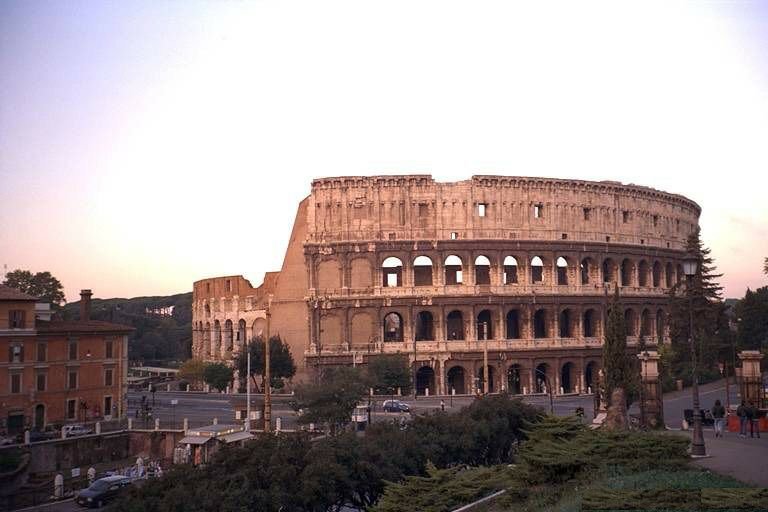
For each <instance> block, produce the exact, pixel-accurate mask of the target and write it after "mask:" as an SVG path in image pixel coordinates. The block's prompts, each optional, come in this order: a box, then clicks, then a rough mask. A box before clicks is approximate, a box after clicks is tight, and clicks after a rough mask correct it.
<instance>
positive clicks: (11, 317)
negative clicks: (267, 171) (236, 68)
mask: <svg viewBox="0 0 768 512" xmlns="http://www.w3.org/2000/svg"><path fill="white" fill-rule="evenodd" d="M8 327H10V328H11V329H23V328H24V310H21V309H14V310H11V311H9V312H8Z"/></svg>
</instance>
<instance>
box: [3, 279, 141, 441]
mask: <svg viewBox="0 0 768 512" xmlns="http://www.w3.org/2000/svg"><path fill="white" fill-rule="evenodd" d="M90 307H91V291H90V290H83V291H82V292H81V302H80V320H77V321H60V320H55V319H50V318H51V317H50V310H49V308H46V307H45V306H41V305H40V303H39V302H38V300H37V299H36V298H35V297H31V296H29V295H27V294H25V293H22V292H20V291H18V290H14V289H13V288H9V287H7V286H2V285H0V354H7V357H2V358H0V431H7V432H8V433H9V434H16V433H19V432H21V431H22V430H25V429H30V428H32V429H43V428H45V427H46V426H47V425H51V424H62V423H67V422H82V421H92V420H99V419H113V418H119V417H122V416H123V415H124V414H125V407H126V405H127V404H126V403H125V394H126V391H127V387H126V376H127V370H128V334H129V333H130V331H132V330H133V328H131V327H126V326H124V325H117V324H110V323H107V322H100V321H96V320H91V319H90ZM36 312H37V314H36ZM41 312H42V314H40V313H41ZM41 317H42V318H41ZM45 318H48V319H47V320H46V319H45Z"/></svg>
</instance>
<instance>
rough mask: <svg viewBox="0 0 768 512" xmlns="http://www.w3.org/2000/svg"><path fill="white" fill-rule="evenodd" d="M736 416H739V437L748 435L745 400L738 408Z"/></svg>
mask: <svg viewBox="0 0 768 512" xmlns="http://www.w3.org/2000/svg"><path fill="white" fill-rule="evenodd" d="M736 416H738V417H739V437H743V438H746V437H747V404H746V402H744V400H742V401H741V405H739V407H738V408H737V409H736Z"/></svg>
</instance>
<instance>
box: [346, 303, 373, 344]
mask: <svg viewBox="0 0 768 512" xmlns="http://www.w3.org/2000/svg"><path fill="white" fill-rule="evenodd" d="M349 335H350V336H351V338H352V339H350V343H352V344H353V345H367V344H369V343H371V342H372V341H373V338H374V332H373V317H372V316H371V314H370V313H368V312H365V311H362V312H359V313H355V314H354V315H353V316H352V326H351V329H350V333H349Z"/></svg>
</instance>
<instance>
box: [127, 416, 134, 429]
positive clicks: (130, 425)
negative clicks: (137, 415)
mask: <svg viewBox="0 0 768 512" xmlns="http://www.w3.org/2000/svg"><path fill="white" fill-rule="evenodd" d="M128 430H133V418H128Z"/></svg>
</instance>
